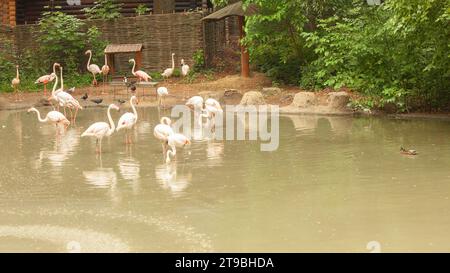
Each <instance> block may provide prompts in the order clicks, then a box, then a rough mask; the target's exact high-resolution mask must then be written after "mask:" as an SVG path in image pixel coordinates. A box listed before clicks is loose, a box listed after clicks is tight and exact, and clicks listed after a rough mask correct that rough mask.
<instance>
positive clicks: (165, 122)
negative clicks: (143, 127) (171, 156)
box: [153, 117, 174, 155]
mask: <svg viewBox="0 0 450 273" xmlns="http://www.w3.org/2000/svg"><path fill="white" fill-rule="evenodd" d="M171 124H172V121H171V120H170V118H168V117H162V118H161V121H160V124H158V125H156V126H155V128H154V129H153V135H154V136H155V137H156V138H157V139H159V140H160V141H161V145H162V148H163V154H164V155H166V147H167V139H168V137H169V136H170V135H171V134H173V133H174V132H173V129H172V127H170V125H171Z"/></svg>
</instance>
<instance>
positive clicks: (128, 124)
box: [116, 96, 138, 144]
mask: <svg viewBox="0 0 450 273" xmlns="http://www.w3.org/2000/svg"><path fill="white" fill-rule="evenodd" d="M135 102H137V98H136V96H132V97H131V99H130V104H131V108H132V109H133V113H130V112H128V113H125V114H123V115H122V116H121V117H120V119H119V122H118V124H117V129H116V130H117V132H119V131H120V130H122V129H126V130H127V133H126V135H125V143H127V144H131V136H129V130H130V129H131V128H133V126H134V125H135V124H136V122H137V119H138V114H137V111H136V107H135V105H134V103H135Z"/></svg>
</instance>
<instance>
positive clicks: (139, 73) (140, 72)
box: [135, 70, 152, 82]
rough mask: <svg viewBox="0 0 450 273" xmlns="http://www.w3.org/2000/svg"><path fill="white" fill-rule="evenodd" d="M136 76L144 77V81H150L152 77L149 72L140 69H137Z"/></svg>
mask: <svg viewBox="0 0 450 273" xmlns="http://www.w3.org/2000/svg"><path fill="white" fill-rule="evenodd" d="M135 74H136V76H137V77H138V78H140V79H143V80H144V81H146V82H148V81H149V80H150V79H151V78H152V77H150V75H148V74H147V73H145V72H144V71H142V70H138V71H136V73H135Z"/></svg>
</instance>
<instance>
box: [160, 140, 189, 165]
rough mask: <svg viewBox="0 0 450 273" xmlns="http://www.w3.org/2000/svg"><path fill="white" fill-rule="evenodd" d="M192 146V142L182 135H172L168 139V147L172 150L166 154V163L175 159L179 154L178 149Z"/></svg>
mask: <svg viewBox="0 0 450 273" xmlns="http://www.w3.org/2000/svg"><path fill="white" fill-rule="evenodd" d="M189 144H191V141H190V140H189V139H188V138H187V137H186V136H185V135H182V134H171V135H169V137H168V138H167V145H169V147H170V150H168V151H167V153H166V163H170V162H171V161H172V159H171V157H172V158H174V157H175V156H176V154H177V147H184V146H186V145H189Z"/></svg>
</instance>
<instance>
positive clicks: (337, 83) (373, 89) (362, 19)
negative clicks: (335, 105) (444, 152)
mask: <svg viewBox="0 0 450 273" xmlns="http://www.w3.org/2000/svg"><path fill="white" fill-rule="evenodd" d="M245 3H246V4H247V5H248V4H250V3H255V4H258V5H259V7H260V12H259V14H258V15H255V16H250V17H247V24H246V32H247V37H246V38H245V40H244V43H245V44H246V45H247V46H248V47H249V50H250V55H251V61H252V63H253V64H254V65H256V67H258V68H259V69H260V70H262V71H263V72H266V73H267V74H268V75H269V76H270V77H272V79H273V80H274V81H276V82H280V83H285V84H286V83H287V84H300V85H301V86H303V87H307V88H313V89H315V88H326V87H332V88H335V89H339V88H341V87H349V88H351V89H353V90H356V91H359V92H361V93H362V94H364V95H365V96H366V97H368V98H369V99H368V100H369V101H370V102H371V103H368V104H367V105H369V106H373V107H383V106H384V105H386V104H390V105H396V106H397V109H399V110H400V111H403V110H407V109H409V108H412V107H414V106H415V105H421V106H423V105H427V106H430V107H433V108H439V107H441V106H445V105H447V106H448V103H449V101H450V90H449V86H450V27H449V23H450V0H386V1H384V3H383V4H382V5H381V6H369V5H367V3H366V1H361V0H330V1H326V0H318V1H313V0H287V1H283V2H280V1H275V0H247V1H245Z"/></svg>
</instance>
